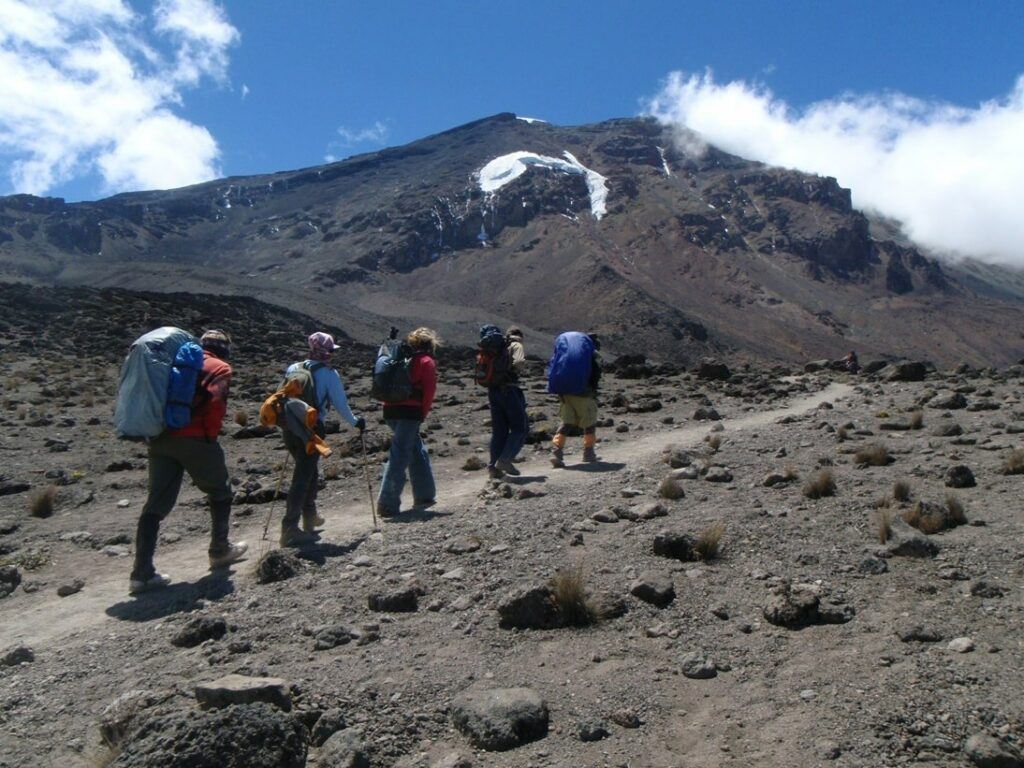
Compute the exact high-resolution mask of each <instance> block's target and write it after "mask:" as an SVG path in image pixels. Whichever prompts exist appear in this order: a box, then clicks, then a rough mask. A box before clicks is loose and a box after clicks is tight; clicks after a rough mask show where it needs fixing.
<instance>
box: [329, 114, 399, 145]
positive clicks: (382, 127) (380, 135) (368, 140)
mask: <svg viewBox="0 0 1024 768" xmlns="http://www.w3.org/2000/svg"><path fill="white" fill-rule="evenodd" d="M388 131H389V129H388V126H387V124H386V123H382V122H381V121H380V120H378V121H377V122H375V123H374V124H373V125H371V126H369V127H367V128H348V127H346V126H344V125H342V126H340V127H339V128H338V135H339V136H340V137H341V139H340V141H336V142H332V143H333V144H335V145H338V146H342V147H351V146H352V145H353V144H383V143H384V142H385V141H387V138H388Z"/></svg>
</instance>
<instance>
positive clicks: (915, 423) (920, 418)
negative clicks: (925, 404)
mask: <svg viewBox="0 0 1024 768" xmlns="http://www.w3.org/2000/svg"><path fill="white" fill-rule="evenodd" d="M907 423H908V424H910V428H911V429H922V428H923V427H924V411H914V412H913V413H911V414H910V418H909V419H908V420H907Z"/></svg>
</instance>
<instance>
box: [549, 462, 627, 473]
mask: <svg viewBox="0 0 1024 768" xmlns="http://www.w3.org/2000/svg"><path fill="white" fill-rule="evenodd" d="M564 468H565V469H567V470H569V471H570V472H618V471H619V470H620V469H625V468H626V465H625V464H623V463H622V462H621V461H595V462H591V463H589V464H566V465H565V467H564Z"/></svg>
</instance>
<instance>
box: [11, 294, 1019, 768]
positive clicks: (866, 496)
mask: <svg viewBox="0 0 1024 768" xmlns="http://www.w3.org/2000/svg"><path fill="white" fill-rule="evenodd" d="M112 297H113V295H112V294H110V295H108V299H107V300H103V299H102V298H97V297H93V298H92V299H90V300H89V301H86V300H85V297H84V296H79V297H78V298H77V299H75V301H73V302H70V304H69V302H68V301H67V300H66V299H67V297H64V299H65V300H64V301H62V302H56V303H54V305H52V306H47V305H46V304H45V303H43V302H38V301H36V302H33V303H32V304H31V306H30V307H23V308H22V309H21V310H19V311H18V313H15V312H14V311H13V310H12V311H8V310H7V309H6V308H8V307H11V306H13V302H8V301H7V299H6V298H5V299H4V301H3V302H0V306H3V307H4V308H5V310H4V313H2V314H0V335H2V336H3V339H2V344H3V347H2V350H0V381H2V382H3V385H4V386H3V402H2V403H0V407H2V409H0V421H2V424H0V428H2V429H3V434H4V435H5V437H4V439H3V441H0V443H2V444H0V448H2V461H3V464H2V467H3V469H2V470H0V475H2V480H0V494H2V495H0V563H2V564H3V568H2V569H0V596H2V597H0V617H2V618H0V765H2V766H12V767H13V766H23V765H30V764H33V765H39V764H42V765H48V764H53V765H62V766H78V765H82V766H101V765H115V766H243V765H244V766H264V765H265V766H302V765H313V766H325V767H326V766H342V765H344V766H355V765H364V766H365V765H370V766H374V767H376V766H393V765H394V766H402V767H404V768H413V767H414V766H422V767H424V768H426V767H428V766H433V767H440V766H449V768H451V767H453V766H470V765H474V766H509V767H511V766H517V767H518V766H537V767H538V768H539V767H540V766H630V767H631V768H638V767H640V766H651V767H654V766H658V767H661V766H665V767H666V768H668V767H670V766H672V767H674V766H682V765H687V766H691V765H697V766H718V765H748V764H754V763H756V764H758V765H765V766H783V765H785V766H792V765H794V764H796V765H825V764H835V765H850V766H853V765H857V766H860V765H871V766H878V765H902V764H915V763H916V764H924V765H963V764H975V765H979V766H1014V765H1021V764H1022V763H1021V758H1020V756H1019V754H1020V752H1019V750H1020V748H1021V742H1022V741H1024V705H1022V703H1021V702H1022V700H1024V699H1022V696H1021V693H1022V691H1024V685H1022V682H1024V672H1022V671H1021V670H1022V669H1024V664H1022V661H1024V644H1022V640H1021V637H1022V636H1021V605H1022V601H1021V585H1022V582H1024V568H1022V565H1024V563H1022V558H1021V554H1020V547H1019V544H1018V542H1019V540H1020V535H1021V534H1020V528H1021V522H1022V515H1024V510H1022V509H1021V502H1020V499H1021V493H1020V484H1021V483H1024V477H1022V476H1021V475H1018V474H1014V473H1013V472H1016V471H1024V456H1022V455H1018V454H1015V453H1014V450H1015V449H1016V448H1017V446H1018V445H1019V441H1018V438H1017V434H1018V433H1019V432H1022V431H1024V423H1022V418H1021V417H1022V415H1024V405H1022V403H1021V399H1020V398H1021V384H1020V381H1021V370H1019V369H1010V370H1009V371H1001V372H996V371H989V370H986V371H976V370H973V369H967V368H962V369H959V370H958V371H956V372H936V371H934V370H930V369H928V368H926V367H922V368H920V369H918V370H915V369H914V367H913V366H904V367H903V368H900V367H898V366H897V367H894V366H890V367H889V368H886V369H883V370H881V371H879V372H877V373H874V374H871V375H862V376H856V377H851V376H847V375H846V374H839V373H834V372H829V371H828V369H827V366H811V369H812V371H813V372H812V373H801V374H799V375H788V374H791V373H794V372H790V371H784V370H754V369H747V370H734V371H726V370H723V369H721V368H718V367H713V366H712V367H706V368H704V369H703V370H699V371H691V372H682V371H678V370H676V369H674V368H663V367H659V366H656V365H651V364H647V363H645V362H643V361H641V360H639V359H637V360H624V361H620V364H619V365H618V366H616V371H615V372H614V373H612V374H609V376H608V377H607V379H606V385H605V387H604V391H603V394H602V398H601V401H602V417H603V418H604V419H605V421H603V422H602V427H601V429H600V430H599V432H600V436H601V443H600V445H599V453H600V455H601V458H602V461H601V462H600V463H598V464H596V465H589V466H585V465H580V464H578V463H577V462H578V459H579V453H580V450H581V449H580V445H579V440H578V439H576V440H571V441H570V453H569V456H568V457H567V458H568V459H569V461H568V465H569V466H568V467H567V468H566V469H564V470H553V469H551V468H550V466H549V464H548V462H547V460H546V455H545V454H544V453H543V451H544V450H545V449H546V445H545V444H544V443H543V441H542V439H543V438H544V437H545V433H546V432H547V431H550V429H551V428H552V427H553V426H554V417H555V415H556V412H557V407H556V404H555V403H554V402H553V401H552V400H551V399H550V398H549V397H548V396H546V395H545V394H543V391H542V390H543V386H542V381H541V372H542V365H541V363H540V362H539V361H538V362H534V363H533V365H532V368H531V375H530V377H529V380H528V383H527V389H528V400H529V403H530V411H531V416H532V418H533V423H534V432H533V434H532V436H531V440H532V441H533V442H531V444H530V445H528V446H527V448H526V450H524V453H523V460H522V462H521V463H520V464H519V466H520V468H521V471H522V475H521V476H520V477H518V478H510V479H509V481H508V482H507V483H502V482H497V483H495V482H489V481H488V480H487V479H486V477H485V473H484V472H483V471H481V470H479V469H472V468H471V467H473V466H477V465H478V464H479V462H477V461H474V460H475V459H484V460H485V457H486V453H485V451H486V439H487V436H488V435H487V428H486V419H487V413H486V409H485V407H484V404H485V398H484V395H483V393H482V391H481V390H479V389H478V388H476V387H474V386H473V385H472V383H471V381H470V379H469V368H470V364H469V363H468V362H467V360H465V359H463V358H464V357H465V353H461V352H459V351H458V350H453V351H451V352H450V353H449V354H448V356H447V357H446V358H445V359H443V360H442V378H441V386H440V389H439V404H438V408H437V410H436V413H435V414H434V415H433V416H432V417H431V419H430V421H429V422H428V423H427V424H426V434H427V436H428V442H429V445H430V448H431V451H432V454H433V456H434V459H435V469H436V472H437V475H438V487H439V495H438V502H439V503H438V505H437V506H436V507H434V508H433V509H431V510H429V511H426V512H416V513H413V512H409V513H406V514H404V515H402V516H400V517H398V518H395V519H393V520H388V521H386V522H385V523H384V524H383V527H382V529H381V530H380V531H378V532H374V531H373V529H372V523H371V519H370V510H369V502H368V500H367V489H366V481H365V478H364V475H363V471H362V465H361V463H360V454H359V451H358V450H357V449H356V447H357V445H358V443H356V442H354V441H353V440H352V434H351V433H350V432H348V431H347V430H342V431H340V432H338V433H336V434H333V435H331V436H329V441H330V442H331V444H332V445H333V446H334V447H335V449H336V452H335V454H334V456H332V457H331V458H330V459H328V460H327V461H326V462H325V463H324V476H325V477H324V482H325V487H324V490H323V492H322V495H321V512H322V513H323V515H324V516H325V517H326V518H327V525H326V528H325V530H324V533H323V536H322V540H321V543H320V544H318V545H316V546H313V547H310V548H309V549H308V550H306V551H303V552H301V553H299V557H298V558H292V557H281V556H279V555H270V556H269V557H270V559H269V560H268V559H264V558H262V557H261V556H264V555H267V554H268V553H270V552H272V551H273V550H274V546H273V540H274V539H275V538H276V537H275V535H274V533H275V527H276V524H277V523H278V521H279V520H280V514H281V503H280V502H278V503H277V504H273V502H272V501H271V499H272V497H273V493H274V489H275V487H276V483H277V479H278V476H279V469H280V467H281V464H282V461H283V458H284V456H285V453H284V452H283V451H282V450H281V447H280V439H279V438H278V437H277V436H276V435H274V434H270V435H266V436H261V432H260V430H259V429H256V428H254V426H253V425H254V424H255V417H256V409H257V407H258V404H259V401H260V400H261V399H262V397H263V396H264V395H265V394H266V393H268V392H269V390H270V389H271V388H272V386H273V385H274V384H275V383H276V381H277V378H278V376H279V369H280V368H281V367H282V366H283V365H284V364H285V363H287V362H289V361H290V360H291V359H292V358H293V357H296V356H298V354H300V352H301V341H302V339H303V338H304V336H305V334H306V333H308V332H309V330H311V329H310V328H307V327H306V326H305V325H302V322H301V317H300V316H294V315H289V314H287V313H283V312H281V311H278V310H268V309H266V308H263V307H261V306H260V305H256V304H255V303H248V302H242V301H240V300H239V302H238V303H237V305H235V304H232V305H230V306H214V305H203V304H200V305H198V306H196V305H191V304H190V305H189V306H188V307H187V311H185V310H184V309H181V308H179V309H178V310H176V309H175V306H174V305H173V304H166V302H167V301H169V299H168V298H167V297H160V298H159V299H157V298H154V297H145V298H137V297H136V298H131V299H130V300H129V296H128V295H118V296H116V299H117V301H116V302H112V301H110V299H111V298H112ZM69 305H70V306H72V307H73V310H68V309H67V306H69ZM176 311H179V312H181V313H182V315H183V319H181V320H179V321H177V322H178V324H181V325H185V326H186V327H194V329H195V330H199V329H200V327H201V326H202V325H213V324H222V325H226V326H228V327H229V329H230V330H232V331H233V332H234V333H235V335H236V337H238V338H239V339H245V341H244V342H243V343H241V344H239V349H238V353H237V354H236V356H235V359H234V360H233V361H232V362H233V365H234V366H235V368H236V371H237V372H238V376H237V385H236V387H235V389H234V392H233V400H232V407H231V409H230V411H229V415H230V416H232V417H234V415H235V412H236V411H238V412H239V414H240V415H239V416H238V420H239V421H245V420H246V418H247V419H248V424H246V425H243V424H239V423H237V422H236V421H234V420H231V421H229V423H228V424H227V425H226V427H225V432H226V434H225V435H224V437H223V438H222V440H223V444H224V446H225V450H226V452H227V455H228V461H229V466H230V468H231V469H232V472H233V475H234V477H235V482H236V485H237V491H238V496H237V501H238V503H237V505H236V511H237V514H236V516H235V522H234V526H235V532H234V534H233V535H234V536H235V537H236V538H244V539H247V540H248V541H249V542H250V544H251V545H252V547H253V556H252V557H251V558H250V559H249V560H247V561H245V562H243V563H240V564H239V565H238V566H237V567H235V568H234V569H233V570H232V571H230V572H218V573H213V574H211V573H209V572H207V570H206V562H205V560H206V552H205V549H206V547H205V544H206V542H205V537H206V535H207V525H208V523H207V520H208V518H207V513H206V511H205V509H204V507H203V503H202V499H201V498H200V496H199V494H198V493H197V492H196V491H195V490H194V489H192V488H188V487H187V488H186V490H184V492H183V493H182V496H181V500H180V504H179V506H178V508H177V509H176V510H175V511H174V512H173V513H172V515H171V516H170V518H169V519H168V520H167V522H166V525H165V526H164V528H163V531H162V534H161V543H160V547H159V550H158V553H157V564H158V567H159V568H161V570H165V571H168V572H169V573H170V574H171V575H172V576H173V577H174V578H175V584H174V585H172V587H171V588H169V589H168V590H167V591H165V592H163V593H160V594H153V595H147V596H143V597H140V598H137V599H133V598H130V597H129V596H128V595H127V577H128V571H129V569H130V553H131V546H132V535H133V531H134V524H135V520H136V517H137V514H138V511H139V508H140V506H141V503H142V501H143V499H144V496H145V486H146V480H145V477H146V475H145V454H144V450H143V449H142V447H141V446H139V445H136V444H132V443H125V442H119V441H117V440H115V439H114V438H113V436H112V434H111V429H110V415H111V412H112V406H113V403H112V399H113V393H114V391H115V381H116V373H117V367H118V364H119V360H120V357H121V356H122V355H123V354H124V351H125V347H126V345H127V343H128V342H130V340H131V338H134V336H135V335H138V334H137V333H134V331H135V330H137V329H141V330H139V332H141V331H142V330H146V329H147V327H148V326H152V325H156V324H159V323H161V322H166V321H167V319H168V318H171V317H173V316H174V313H175V312H176ZM101 329H102V330H101ZM293 337H294V338H293ZM549 344H550V340H548V339H527V345H528V348H529V350H530V351H531V352H536V353H540V354H544V353H546V352H547V346H548V345H549ZM367 352H368V350H365V349H361V348H357V347H354V346H347V347H346V348H345V350H344V354H343V355H342V366H341V368H342V373H343V376H344V377H345V378H346V381H347V382H348V384H349V391H350V395H351V397H352V400H353V404H354V408H355V410H356V412H357V413H366V414H368V415H369V416H370V418H368V421H369V422H370V425H371V428H370V430H369V432H368V443H369V447H370V471H371V475H372V480H373V482H374V483H376V481H377V478H378V477H379V473H380V467H381V462H382V460H383V457H384V455H385V454H384V452H383V451H384V448H385V446H386V438H387V434H386V429H385V428H384V427H383V426H382V425H381V424H380V423H379V420H378V417H377V414H376V412H374V411H373V410H372V406H371V404H370V403H369V401H368V398H367V390H368V382H367V381H366V377H365V370H366V355H367ZM922 377H923V380H921V381H901V380H889V379H890V378H895V379H900V378H922ZM962 467H966V468H967V471H965V470H964V469H962ZM957 468H960V469H957ZM951 470H952V471H951ZM1007 471H1008V472H1010V474H1004V472H1007ZM823 472H824V473H825V474H824V475H823V474H822V473H823ZM829 474H830V475H831V477H829V476H828V475H829ZM666 478H668V479H666ZM829 480H831V481H832V482H831V483H830V482H829ZM950 484H952V485H953V486H956V487H950ZM285 485H287V481H286V482H285ZM830 485H831V486H832V488H830ZM833 489H834V492H833V493H832V495H828V493H829V491H830V490H833ZM819 494H822V495H820V496H819V497H818V498H809V495H810V496H815V495H819ZM894 494H895V496H896V497H898V498H899V499H905V500H904V501H900V500H897V499H894V498H893V496H894ZM947 496H953V497H955V498H954V499H952V500H950V499H947ZM48 501H52V510H51V509H49V507H50V506H51V505H50V504H48ZM961 510H962V511H961ZM271 512H272V513H273V520H272V522H271V529H270V530H271V534H270V537H269V540H268V541H263V540H262V538H261V537H262V533H263V529H264V525H265V521H266V519H267V516H268V513H271ZM40 515H41V516H40ZM904 517H907V518H909V519H911V520H914V521H915V522H917V524H918V525H920V526H921V527H923V528H925V529H927V530H933V529H934V528H935V527H939V526H940V525H941V524H942V523H945V522H948V523H956V522H958V521H964V520H965V521H966V522H965V524H960V525H956V526H955V527H953V528H951V529H949V530H944V531H940V532H935V533H931V534H925V533H921V532H918V531H916V530H913V529H911V528H910V527H909V526H907V525H906V524H904V523H903V522H902V520H903V518H904ZM719 524H720V525H719ZM883 529H889V536H888V539H887V541H885V542H882V541H881V538H885V537H884V536H882V535H880V532H882V533H884V532H885V531H884V530H883ZM716 534H721V538H720V541H719V548H718V551H717V552H715V551H714V546H713V545H714V540H715V538H716ZM258 563H262V566H263V567H261V568H258V567H257V565H258ZM289 573H290V574H291V575H290V576H289ZM284 576H288V577H287V578H281V577H284ZM275 579H280V580H275ZM261 582H268V583H261ZM581 595H585V598H584V599H580V598H581ZM578 624H582V625H583V626H578ZM228 675H238V676H242V677H240V678H239V677H234V678H229V679H227V680H221V678H224V677H225V676H228ZM254 678H256V680H254ZM266 678H270V679H269V680H267V679H266ZM275 678H276V679H275ZM47 759H49V760H50V763H47V762H46V760H47ZM40 760H42V762H40Z"/></svg>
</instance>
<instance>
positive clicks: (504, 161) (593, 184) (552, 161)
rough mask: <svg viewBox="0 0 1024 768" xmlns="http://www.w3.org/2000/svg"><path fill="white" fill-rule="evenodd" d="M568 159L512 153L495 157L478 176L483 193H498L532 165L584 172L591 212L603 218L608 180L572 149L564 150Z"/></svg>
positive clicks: (568, 171) (598, 217)
mask: <svg viewBox="0 0 1024 768" xmlns="http://www.w3.org/2000/svg"><path fill="white" fill-rule="evenodd" d="M562 154H564V155H565V158H566V159H565V160H561V159H559V158H557V157H548V156H547V155H538V154H536V153H534V152H512V153H510V154H507V155H501V156H500V157H496V158H494V159H493V160H491V162H489V163H488V164H487V165H485V166H484V167H483V168H481V169H480V170H479V171H477V174H476V175H477V179H478V180H479V183H480V189H481V190H482V191H484V192H488V193H490V192H497V191H498V190H499V189H501V188H502V187H504V186H505V185H506V184H508V183H509V182H511V181H514V180H515V179H518V178H519V177H520V176H522V175H523V174H524V173H526V172H527V171H528V170H529V169H530V168H534V167H537V168H547V169H548V170H552V171H556V172H560V173H572V174H577V175H581V176H583V177H584V179H586V182H587V190H588V191H589V193H590V212H591V213H592V214H594V218H595V219H600V218H601V217H602V216H604V215H605V213H607V212H608V208H607V201H608V180H607V179H606V178H605V177H604V176H602V175H601V174H600V173H598V172H597V171H593V170H591V169H590V168H587V167H586V166H585V165H583V164H582V163H581V162H580V161H579V160H577V159H576V157H575V156H574V155H573V154H572V153H570V152H563V153H562Z"/></svg>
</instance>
